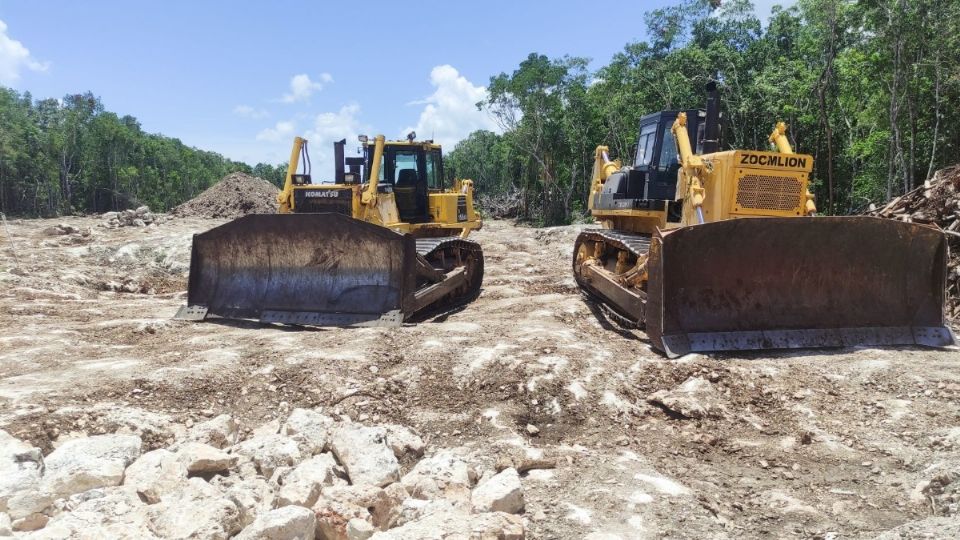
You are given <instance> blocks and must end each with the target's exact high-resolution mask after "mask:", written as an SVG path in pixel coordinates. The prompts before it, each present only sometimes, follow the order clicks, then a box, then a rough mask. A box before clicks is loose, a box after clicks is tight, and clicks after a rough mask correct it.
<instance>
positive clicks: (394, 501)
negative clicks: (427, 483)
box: [314, 483, 408, 529]
mask: <svg viewBox="0 0 960 540" xmlns="http://www.w3.org/2000/svg"><path fill="white" fill-rule="evenodd" d="M407 497H408V495H407V492H406V490H405V489H404V488H403V486H401V485H399V484H396V483H394V484H390V485H389V486H387V487H386V488H379V487H376V486H333V487H328V488H324V489H323V493H322V498H323V499H324V500H326V501H329V502H331V503H335V505H336V504H339V505H342V506H346V507H358V508H363V509H366V512H364V513H362V514H363V516H362V517H363V518H364V519H368V520H369V521H370V522H371V523H372V524H373V525H374V526H375V527H379V528H381V529H385V528H387V527H389V526H390V521H391V518H392V516H394V515H395V514H396V509H397V508H398V507H399V506H400V505H401V504H402V503H403V501H404V500H405V499H407ZM314 508H316V506H315V507H314Z"/></svg>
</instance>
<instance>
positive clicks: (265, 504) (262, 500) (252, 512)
mask: <svg viewBox="0 0 960 540" xmlns="http://www.w3.org/2000/svg"><path fill="white" fill-rule="evenodd" d="M212 483H213V484H214V485H215V486H216V487H217V488H218V489H220V491H221V492H222V493H223V494H224V496H225V497H227V498H228V499H230V500H231V501H233V504H234V505H236V507H237V510H238V511H239V512H240V517H239V522H240V526H241V527H246V526H247V525H250V524H251V523H253V521H254V519H256V517H257V516H258V515H260V514H262V513H264V512H267V511H269V510H270V509H272V508H273V507H274V506H275V504H274V501H275V500H276V492H275V490H274V487H273V486H272V485H271V484H270V482H268V481H266V480H264V479H263V478H261V477H259V476H255V477H252V478H236V477H228V476H217V477H216V478H214V479H213V480H212Z"/></svg>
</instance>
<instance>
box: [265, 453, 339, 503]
mask: <svg viewBox="0 0 960 540" xmlns="http://www.w3.org/2000/svg"><path fill="white" fill-rule="evenodd" d="M336 467H337V462H336V461H335V460H334V459H333V456H332V455H331V454H329V453H325V454H320V455H318V456H314V457H312V458H310V459H308V460H306V461H304V462H303V463H301V464H300V465H298V466H297V467H296V468H295V469H293V470H292V471H290V473H289V474H287V475H286V476H284V477H283V486H282V487H281V488H280V491H279V493H278V494H277V506H288V505H297V506H303V507H306V508H310V507H311V506H313V504H314V503H316V502H317V498H318V497H319V496H320V490H321V489H322V488H323V486H330V485H333V482H334V478H335V475H334V469H336Z"/></svg>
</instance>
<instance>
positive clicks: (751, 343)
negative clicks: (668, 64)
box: [573, 83, 954, 357]
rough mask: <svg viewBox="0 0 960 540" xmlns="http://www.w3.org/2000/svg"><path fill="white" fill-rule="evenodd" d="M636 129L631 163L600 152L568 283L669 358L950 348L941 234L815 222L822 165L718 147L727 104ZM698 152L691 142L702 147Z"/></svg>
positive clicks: (712, 98)
mask: <svg viewBox="0 0 960 540" xmlns="http://www.w3.org/2000/svg"><path fill="white" fill-rule="evenodd" d="M707 90H708V96H707V107H706V110H705V111H704V110H699V109H693V110H688V111H662V112H658V113H654V114H649V115H646V116H644V117H643V118H641V120H640V126H639V127H640V133H639V140H638V144H637V149H636V155H635V159H634V161H633V164H632V165H630V166H626V167H624V166H622V165H621V163H620V162H619V161H617V160H611V159H610V158H609V153H608V149H607V147H605V146H599V147H597V149H596V154H595V165H594V170H593V178H592V184H591V191H590V198H589V201H588V204H589V208H590V210H591V212H592V214H593V216H594V218H595V219H596V220H597V221H598V222H599V223H600V224H601V225H602V228H599V229H587V230H584V231H583V232H582V233H581V234H580V235H579V236H578V238H577V240H576V244H575V247H574V254H573V273H574V276H575V278H576V280H577V283H578V284H579V286H580V287H581V289H582V290H583V291H585V292H586V293H587V294H588V295H590V296H592V297H594V298H595V299H596V300H598V301H599V302H600V303H601V304H602V305H603V306H605V307H606V308H607V311H608V313H610V314H611V315H612V316H613V318H614V319H615V320H617V321H618V322H620V323H622V324H626V325H631V326H636V327H642V328H644V329H645V331H646V333H647V335H648V336H649V338H650V341H651V344H652V346H653V347H654V348H655V349H657V350H659V351H661V352H663V353H665V354H666V355H667V356H671V357H673V356H678V355H682V354H685V353H688V352H705V351H725V350H748V349H783V348H808V347H835V346H858V345H897V344H909V345H925V346H934V347H938V346H947V345H951V344H953V343H954V336H953V334H952V332H951V331H950V329H949V328H948V327H947V326H946V324H945V319H944V314H943V305H944V300H945V298H944V297H945V292H944V285H945V280H946V272H947V242H946V238H945V236H944V234H943V233H942V232H941V231H939V230H937V229H936V228H933V227H930V226H925V225H919V224H913V223H903V222H899V221H891V220H884V219H880V218H872V217H821V216H816V205H815V203H814V198H813V196H812V195H811V194H810V192H809V191H808V183H809V180H810V173H811V171H812V169H813V157H812V156H809V155H804V154H796V153H794V152H793V149H792V148H791V145H790V142H789V140H788V139H787V137H786V126H785V125H784V124H783V123H778V124H777V126H776V128H775V129H774V130H773V132H772V133H771V135H770V142H771V143H772V144H773V145H775V147H776V149H777V151H776V152H768V151H752V150H750V151H748V150H727V151H720V134H721V133H720V132H721V129H720V103H719V92H718V89H717V87H716V85H715V84H713V83H711V84H710V85H708V88H707ZM694 144H695V146H694Z"/></svg>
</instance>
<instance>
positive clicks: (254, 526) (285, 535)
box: [236, 506, 317, 540]
mask: <svg viewBox="0 0 960 540" xmlns="http://www.w3.org/2000/svg"><path fill="white" fill-rule="evenodd" d="M316 526H317V518H316V517H315V516H314V515H313V512H312V511H310V510H308V509H306V508H303V507H300V506H285V507H283V508H277V509H276V510H271V511H269V512H267V513H265V514H263V515H261V516H260V517H258V518H257V519H256V520H255V521H254V522H253V523H251V524H250V525H248V526H247V527H246V528H245V529H243V531H242V532H241V533H240V534H239V535H237V537H236V538H237V539H238V540H312V539H313V538H314V530H315V529H316Z"/></svg>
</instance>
